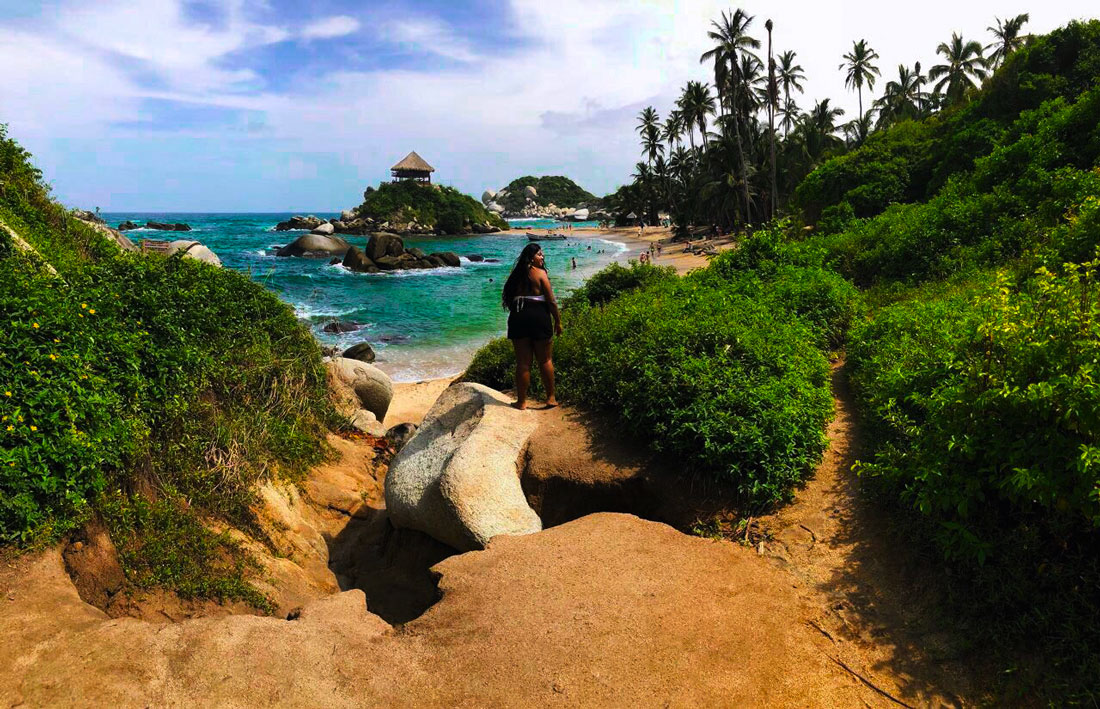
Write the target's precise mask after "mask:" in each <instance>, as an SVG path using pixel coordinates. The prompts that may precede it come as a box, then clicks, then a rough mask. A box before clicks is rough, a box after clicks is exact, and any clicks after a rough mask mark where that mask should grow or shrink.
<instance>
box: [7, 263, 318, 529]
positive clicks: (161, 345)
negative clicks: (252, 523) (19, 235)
mask: <svg viewBox="0 0 1100 709" xmlns="http://www.w3.org/2000/svg"><path fill="white" fill-rule="evenodd" d="M67 279H68V281H67V282H65V281H61V280H60V279H58V278H55V277H51V276H49V275H44V274H42V273H41V272H39V271H38V270H37V269H36V268H34V267H33V266H31V265H30V264H29V263H28V261H27V260H26V259H24V258H23V257H21V256H18V255H15V254H10V255H9V256H7V257H6V258H4V259H2V260H0V312H4V313H5V314H6V320H7V322H6V323H5V327H4V328H3V330H2V331H0V355H2V356H0V381H3V382H4V392H2V393H3V397H2V398H0V416H2V417H3V418H4V419H5V421H4V424H5V425H4V427H3V429H4V430H0V440H2V441H3V445H2V446H0V450H2V451H3V452H2V453H0V465H2V466H4V468H5V469H4V473H3V475H2V477H0V489H2V492H3V495H0V499H2V500H3V502H2V503H0V538H2V539H4V540H5V541H16V540H18V541H22V542H31V541H34V540H35V539H36V538H37V537H41V536H45V537H47V538H54V537H56V535H57V534H59V533H62V532H64V531H65V530H66V529H68V528H70V527H71V526H72V525H73V524H76V523H77V522H78V521H79V513H80V512H81V511H82V510H85V509H86V508H87V505H88V503H89V502H90V501H91V500H92V499H94V497H95V496H96V494H97V493H98V492H100V491H101V490H103V489H104V485H105V483H106V482H107V481H108V480H111V481H112V483H113V484H125V483H127V481H129V480H131V479H132V478H131V476H132V475H134V474H135V471H134V470H133V469H134V468H135V467H136V468H139V469H144V474H146V475H148V476H150V477H151V478H152V479H153V480H159V481H161V483H162V484H163V483H168V484H171V485H172V486H173V487H174V488H175V489H177V490H179V491H180V492H181V493H183V494H186V495H187V496H188V497H189V498H190V499H192V501H193V502H195V503H196V504H199V505H202V506H203V507H204V508H206V509H210V510H213V511H216V512H219V513H221V514H224V515H229V516H233V517H234V518H237V519H240V518H241V517H242V516H244V515H246V510H247V507H248V504H249V503H250V502H251V500H252V498H251V494H252V493H251V484H252V483H253V482H254V481H255V480H257V479H258V478H261V477H263V476H265V475H267V474H268V473H269V471H271V470H273V469H283V470H284V471H286V472H288V473H289V472H292V471H295V470H300V469H302V467H303V466H305V465H308V464H309V463H310V462H313V461H315V460H317V459H318V456H319V455H320V452H321V449H320V445H319V440H320V438H321V436H322V434H323V431H324V426H325V424H326V422H327V421H329V418H328V417H329V416H330V414H329V412H328V408H327V403H326V393H325V388H324V376H323V370H322V368H321V363H320V358H319V353H318V352H317V347H316V345H315V343H314V342H313V340H312V338H311V336H310V335H309V333H308V331H306V330H305V329H304V328H303V327H302V326H301V325H300V324H299V323H298V322H297V320H296V319H295V318H294V315H293V313H292V312H291V310H290V309H289V308H288V307H287V306H286V305H284V304H283V303H281V302H280V301H279V300H278V299H277V298H276V297H275V296H273V295H271V294H270V293H267V292H266V291H264V290H263V288H261V287H260V286H258V285H256V284H254V283H251V282H250V281H249V280H248V279H247V278H246V277H244V276H243V275H241V274H238V273H235V272H232V271H224V270H220V269H216V268H213V267H209V266H206V265H205V264H201V263H198V262H195V261H193V260H188V259H181V258H167V259H166V258H161V257H142V256H121V255H119V256H117V257H115V258H111V259H106V260H104V261H102V262H100V263H98V264H88V265H86V266H85V267H84V268H83V269H79V270H75V271H71V272H70V273H68V274H67ZM9 392H10V393H9Z"/></svg>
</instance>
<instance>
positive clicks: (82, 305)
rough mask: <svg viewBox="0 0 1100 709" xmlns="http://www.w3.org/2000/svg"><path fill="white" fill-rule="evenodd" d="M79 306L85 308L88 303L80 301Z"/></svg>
mask: <svg viewBox="0 0 1100 709" xmlns="http://www.w3.org/2000/svg"><path fill="white" fill-rule="evenodd" d="M80 307H82V308H85V309H87V307H88V304H87V303H81V304H80Z"/></svg>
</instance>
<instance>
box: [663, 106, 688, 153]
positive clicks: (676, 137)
mask: <svg viewBox="0 0 1100 709" xmlns="http://www.w3.org/2000/svg"><path fill="white" fill-rule="evenodd" d="M683 134H684V121H683V118H682V117H681V115H680V112H679V111H671V112H670V113H669V114H668V118H666V119H665V122H664V125H662V126H661V137H662V138H664V140H665V142H666V143H668V154H669V155H672V145H673V143H675V144H677V145H679V144H680V136H681V135H683Z"/></svg>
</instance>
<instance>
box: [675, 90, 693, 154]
mask: <svg viewBox="0 0 1100 709" xmlns="http://www.w3.org/2000/svg"><path fill="white" fill-rule="evenodd" d="M693 83H695V82H691V81H689V82H688V83H687V85H686V86H684V90H683V92H681V93H680V98H678V99H676V111H675V112H676V114H677V115H678V116H679V117H680V124H681V127H682V129H683V132H684V133H687V137H688V144H689V145H691V152H693V153H694V152H695V117H694V116H693V115H692V114H691V112H690V108H689V107H688V102H689V96H688V89H689V88H690V87H691V85H692V84H693Z"/></svg>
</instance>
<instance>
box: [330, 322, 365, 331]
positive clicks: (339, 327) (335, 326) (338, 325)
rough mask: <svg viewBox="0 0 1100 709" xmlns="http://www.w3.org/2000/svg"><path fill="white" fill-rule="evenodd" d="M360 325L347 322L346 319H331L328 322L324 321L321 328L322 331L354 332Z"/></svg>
mask: <svg viewBox="0 0 1100 709" xmlns="http://www.w3.org/2000/svg"><path fill="white" fill-rule="evenodd" d="M360 327H362V326H361V325H360V324H359V323H353V322H348V321H347V320H333V321H332V322H330V323H325V326H324V327H322V328H321V330H322V331H324V332H332V333H341V332H355V331H356V330H358V329H359V328H360Z"/></svg>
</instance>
